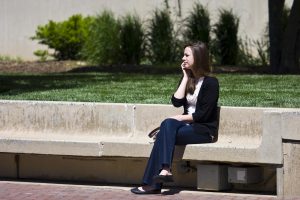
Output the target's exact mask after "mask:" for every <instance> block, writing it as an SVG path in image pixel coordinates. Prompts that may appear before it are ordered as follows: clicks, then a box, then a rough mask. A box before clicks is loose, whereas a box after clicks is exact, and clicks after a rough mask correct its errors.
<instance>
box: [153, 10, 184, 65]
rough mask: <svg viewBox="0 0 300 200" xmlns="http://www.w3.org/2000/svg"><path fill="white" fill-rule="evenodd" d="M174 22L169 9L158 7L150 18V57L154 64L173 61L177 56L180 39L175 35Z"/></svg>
mask: <svg viewBox="0 0 300 200" xmlns="http://www.w3.org/2000/svg"><path fill="white" fill-rule="evenodd" d="M174 34H175V33H174V27H173V22H172V20H171V17H170V13H169V11H168V10H167V9H164V10H158V9H156V10H155V12H154V15H153V18H152V19H151V20H150V26H149V33H148V35H147V36H148V46H147V47H148V55H147V56H148V58H149V60H150V61H151V63H152V64H163V63H164V64H166V63H172V62H173V61H174V60H175V59H178V57H176V51H177V45H178V41H176V38H175V36H174Z"/></svg>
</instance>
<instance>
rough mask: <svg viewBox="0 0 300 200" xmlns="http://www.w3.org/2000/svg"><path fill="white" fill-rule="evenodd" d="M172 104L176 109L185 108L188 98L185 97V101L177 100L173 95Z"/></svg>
mask: <svg viewBox="0 0 300 200" xmlns="http://www.w3.org/2000/svg"><path fill="white" fill-rule="evenodd" d="M171 102H172V104H173V106H175V107H180V106H184V105H185V103H186V98H185V97H184V98H183V99H177V98H176V97H174V94H173V95H172V98H171Z"/></svg>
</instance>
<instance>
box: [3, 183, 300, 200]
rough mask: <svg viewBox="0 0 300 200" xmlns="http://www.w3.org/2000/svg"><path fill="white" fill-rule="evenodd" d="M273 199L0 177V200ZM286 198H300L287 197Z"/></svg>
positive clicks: (271, 199)
mask: <svg viewBox="0 0 300 200" xmlns="http://www.w3.org/2000/svg"><path fill="white" fill-rule="evenodd" d="M102 199H103V200H119V199H122V200H130V199H143V200H144V199H145V200H152V199H153V200H154V199H155V200H156V199H164V200H171V199H172V200H196V199H201V200H202V199H203V200H215V199H222V200H277V199H279V198H277V197H276V196H270V195H250V194H232V193H219V192H200V191H188V190H178V189H166V190H163V194H160V195H147V196H145V195H144V196H141V195H134V194H131V192H130V187H119V186H99V185H74V184H62V183H61V184H57V183H56V184H55V183H37V182H16V181H0V200H102ZM289 199H293V200H294V199H300V197H299V198H289Z"/></svg>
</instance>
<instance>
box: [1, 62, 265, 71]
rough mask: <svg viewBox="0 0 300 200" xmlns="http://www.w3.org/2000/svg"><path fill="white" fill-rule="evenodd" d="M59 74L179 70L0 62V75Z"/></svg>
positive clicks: (216, 68) (228, 68)
mask: <svg viewBox="0 0 300 200" xmlns="http://www.w3.org/2000/svg"><path fill="white" fill-rule="evenodd" d="M61 72H75V73H76V72H140V73H157V74H159V73H178V72H180V69H177V68H173V69H164V68H163V67H161V68H160V67H155V68H153V67H152V66H148V65H144V66H132V65H111V66H100V67H99V66H98V67H97V66H85V65H84V63H82V62H79V61H46V62H38V61H36V62H29V61H28V62H13V61H0V73H33V74H35V73H36V74H38V73H61ZM266 72H267V70H266V68H265V67H236V66H214V73H246V74H257V73H258V74H264V73H266Z"/></svg>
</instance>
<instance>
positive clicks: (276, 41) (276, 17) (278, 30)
mask: <svg viewBox="0 0 300 200" xmlns="http://www.w3.org/2000/svg"><path fill="white" fill-rule="evenodd" d="M284 1H285V0H269V1H268V4H269V38H270V67H271V73H278V72H279V66H280V62H281V44H282V35H283V25H282V13H283V8H284ZM295 1H297V0H295Z"/></svg>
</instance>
